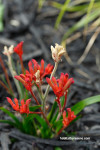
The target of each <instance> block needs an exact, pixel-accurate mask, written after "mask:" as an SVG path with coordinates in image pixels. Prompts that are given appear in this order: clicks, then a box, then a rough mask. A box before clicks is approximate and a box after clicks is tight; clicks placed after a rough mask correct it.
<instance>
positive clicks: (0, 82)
mask: <svg viewBox="0 0 100 150" xmlns="http://www.w3.org/2000/svg"><path fill="white" fill-rule="evenodd" d="M0 84H1V85H2V86H3V87H4V88H5V89H6V91H7V92H8V93H9V94H10V91H9V89H8V88H7V86H6V85H5V84H4V83H3V82H2V81H1V80H0Z"/></svg>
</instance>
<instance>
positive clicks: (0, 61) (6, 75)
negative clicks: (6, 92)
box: [0, 56, 14, 93]
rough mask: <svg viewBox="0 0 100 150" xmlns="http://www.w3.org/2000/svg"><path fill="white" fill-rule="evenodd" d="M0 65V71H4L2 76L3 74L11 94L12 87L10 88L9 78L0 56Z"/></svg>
mask: <svg viewBox="0 0 100 150" xmlns="http://www.w3.org/2000/svg"><path fill="white" fill-rule="evenodd" d="M0 63H1V66H2V69H3V71H4V74H5V77H6V80H7V83H8V85H9V88H10V90H11V92H12V93H14V91H13V89H12V86H11V83H10V80H9V76H8V73H7V69H6V67H5V65H4V63H3V60H2V57H1V56H0Z"/></svg>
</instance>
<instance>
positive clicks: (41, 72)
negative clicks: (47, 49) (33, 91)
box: [28, 59, 53, 84]
mask: <svg viewBox="0 0 100 150" xmlns="http://www.w3.org/2000/svg"><path fill="white" fill-rule="evenodd" d="M33 64H34V68H33ZM28 67H29V72H30V74H32V76H33V80H35V81H36V82H37V81H38V82H39V83H40V84H42V81H43V78H44V77H45V76H46V75H49V74H51V72H52V70H53V66H52V65H51V64H48V65H47V66H46V67H45V68H44V60H43V59H42V60H41V66H40V65H39V64H38V63H37V61H36V60H35V59H32V61H29V63H28ZM36 84H38V83H36Z"/></svg>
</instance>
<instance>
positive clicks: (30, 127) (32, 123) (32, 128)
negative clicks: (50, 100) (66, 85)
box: [0, 95, 100, 138]
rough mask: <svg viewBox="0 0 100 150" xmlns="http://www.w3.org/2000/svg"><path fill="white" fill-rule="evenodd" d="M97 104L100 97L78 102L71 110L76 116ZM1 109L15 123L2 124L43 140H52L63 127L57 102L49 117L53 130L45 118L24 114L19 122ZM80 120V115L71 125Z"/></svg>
mask: <svg viewBox="0 0 100 150" xmlns="http://www.w3.org/2000/svg"><path fill="white" fill-rule="evenodd" d="M97 102H100V95H97V96H93V97H89V98H86V99H84V100H82V101H80V102H78V103H77V104H75V105H74V106H73V107H72V108H71V110H72V111H74V113H75V115H79V113H80V112H81V111H82V110H83V109H84V107H86V106H89V105H91V104H94V103H97ZM61 103H62V106H63V104H64V97H62V99H61ZM39 107H41V105H40V106H33V107H30V110H31V111H36V110H37V109H38V108H39ZM0 109H1V110H2V111H3V112H5V113H6V114H8V115H9V116H10V117H11V118H12V119H13V121H10V120H0V122H1V123H8V124H10V125H11V126H14V127H16V128H18V129H19V130H21V131H22V132H24V133H26V134H30V135H34V136H39V137H42V138H50V137H52V136H54V135H55V133H57V132H58V131H59V130H60V129H61V128H62V126H63V125H62V116H61V117H60V119H59V120H58V121H57V117H58V114H59V109H58V107H57V103H56V102H55V103H54V104H53V106H52V110H51V112H50V113H49V114H48V117H47V118H48V120H49V121H50V123H51V124H52V125H53V126H52V128H49V126H48V124H47V123H46V121H45V120H44V118H42V117H41V116H40V115H38V114H29V115H28V116H27V115H25V114H23V115H22V120H21V121H19V119H18V118H17V117H16V116H15V115H14V114H13V113H11V112H9V111H8V110H7V109H5V108H2V107H0ZM67 115H68V113H67V114H66V116H67ZM79 118H80V115H79V116H77V117H76V119H75V120H73V121H72V122H71V124H70V125H72V124H73V123H74V122H75V121H77V120H78V119H79ZM54 129H55V130H56V131H55V132H53V130H54Z"/></svg>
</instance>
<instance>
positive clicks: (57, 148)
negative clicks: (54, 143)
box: [54, 147, 62, 150]
mask: <svg viewBox="0 0 100 150" xmlns="http://www.w3.org/2000/svg"><path fill="white" fill-rule="evenodd" d="M54 150H62V148H60V147H55V149H54Z"/></svg>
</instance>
